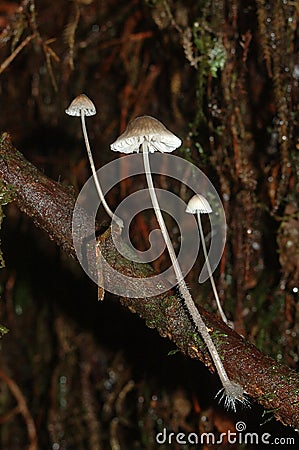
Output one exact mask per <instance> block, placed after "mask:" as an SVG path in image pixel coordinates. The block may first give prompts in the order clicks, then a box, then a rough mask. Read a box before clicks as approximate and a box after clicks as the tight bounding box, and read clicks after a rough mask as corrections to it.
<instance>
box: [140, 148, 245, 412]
mask: <svg viewBox="0 0 299 450" xmlns="http://www.w3.org/2000/svg"><path fill="white" fill-rule="evenodd" d="M148 145H149V144H148V143H147V142H146V141H145V142H144V143H143V144H142V151H143V163H144V169H145V175H146V180H147V183H148V187H149V194H150V197H151V201H152V204H153V208H154V211H155V214H156V217H157V221H158V223H159V226H160V228H161V232H162V235H163V238H164V241H165V244H166V247H167V250H168V253H169V256H170V259H171V262H172V266H173V269H174V272H175V275H176V278H177V281H178V288H179V291H180V294H181V296H182V297H183V299H184V300H185V303H186V306H187V309H188V311H189V313H190V315H191V317H192V319H193V321H194V323H195V325H196V327H197V329H198V331H199V333H200V334H201V336H202V338H203V340H204V342H205V344H206V346H207V347H208V350H209V352H210V355H211V357H212V359H213V361H214V364H215V367H216V370H217V372H218V375H219V378H220V380H221V383H222V386H223V389H224V396H226V397H227V401H226V402H225V405H226V406H230V407H231V408H232V409H234V405H235V402H236V401H237V400H239V401H241V402H242V400H243V395H244V392H243V388H242V386H240V385H239V384H237V383H233V382H231V381H230V379H229V378H228V375H227V373H226V371H225V369H224V367H223V364H222V361H221V359H220V356H219V354H218V352H217V350H216V347H215V345H214V342H213V341H212V338H211V336H210V334H209V332H208V330H207V327H206V325H205V323H204V321H203V319H202V317H201V315H200V313H199V311H198V309H197V308H196V306H195V304H194V301H193V299H192V297H191V295H190V292H189V290H188V288H187V285H186V283H185V280H184V277H183V274H182V271H181V268H180V265H179V263H178V261H177V258H176V254H175V251H174V248H173V245H172V242H171V240H170V237H169V234H168V231H167V228H166V225H165V222H164V219H163V216H162V213H161V209H160V206H159V202H158V199H157V196H156V191H155V188H154V184H153V180H152V175H151V167H150V162H149V149H148Z"/></svg>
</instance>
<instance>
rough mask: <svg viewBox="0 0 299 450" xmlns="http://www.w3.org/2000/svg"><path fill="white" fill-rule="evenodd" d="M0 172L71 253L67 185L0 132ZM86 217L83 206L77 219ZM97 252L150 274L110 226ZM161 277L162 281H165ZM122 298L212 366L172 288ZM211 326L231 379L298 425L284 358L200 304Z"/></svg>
mask: <svg viewBox="0 0 299 450" xmlns="http://www.w3.org/2000/svg"><path fill="white" fill-rule="evenodd" d="M0 178H2V181H3V182H4V183H5V184H7V185H12V186H13V189H14V199H15V201H16V203H17V204H18V206H19V208H20V209H21V210H22V211H23V212H25V213H26V214H27V215H28V216H29V217H31V218H32V219H33V220H34V222H35V224H36V225H37V226H38V227H39V228H42V229H43V230H44V231H45V232H46V233H47V234H48V236H49V237H50V239H52V240H53V241H55V242H56V243H57V245H60V246H61V247H62V249H63V250H64V251H65V252H66V253H67V254H69V255H70V256H72V257H75V256H76V255H75V250H74V246H73V240H72V226H71V225H72V211H73V208H74V203H75V198H74V196H73V195H72V193H71V191H70V190H68V189H66V188H64V187H63V186H61V185H60V184H58V183H56V182H54V181H53V180H50V179H49V178H47V177H46V176H45V175H44V174H42V173H41V172H40V171H39V170H38V169H37V168H36V167H34V166H33V165H32V164H31V163H30V162H28V161H27V160H26V159H25V158H24V157H23V155H22V154H21V153H20V152H18V151H17V150H16V149H15V148H14V146H13V145H12V143H11V140H10V137H9V135H8V134H7V133H4V134H3V135H2V136H1V138H0ZM89 220H90V219H89V218H88V217H86V216H84V212H83V211H82V224H84V222H86V221H89ZM100 242H101V252H102V254H104V255H105V256H106V257H107V258H109V263H111V264H117V266H118V267H121V271H122V272H123V273H124V274H127V275H131V276H132V275H135V276H139V277H140V276H142V277H149V276H151V274H152V273H153V269H152V267H151V266H149V265H146V264H144V265H142V270H141V268H140V267H139V266H138V265H136V263H135V264H134V263H131V262H130V261H128V260H125V259H124V258H122V257H121V256H120V255H119V254H118V253H117V250H116V249H115V247H114V244H113V241H112V239H111V235H110V230H107V231H106V232H105V233H104V234H103V235H102V236H101V239H100ZM165 283H167V282H166V281H165ZM121 302H122V304H123V305H124V306H125V307H127V308H128V309H129V310H130V311H131V312H134V313H137V314H138V315H139V316H140V317H142V318H143V319H145V321H146V324H147V325H148V326H149V327H152V328H156V329H157V331H158V332H159V333H160V335H161V336H163V337H168V338H169V339H170V340H172V341H173V342H174V343H175V344H176V345H177V347H178V348H179V349H180V350H181V351H182V352H183V353H185V354H186V355H188V356H190V357H191V358H196V359H198V360H200V361H202V362H203V363H204V364H205V365H206V366H207V367H208V368H209V369H210V370H211V371H213V370H214V369H213V364H212V361H211V358H210V356H209V353H208V352H207V350H206V348H205V346H204V344H203V343H202V341H201V339H200V338H199V336H198V334H197V333H196V332H195V330H194V327H193V325H192V323H191V322H190V319H189V316H188V314H187V313H186V311H185V309H184V307H183V305H182V303H181V300H180V298H179V296H178V295H177V293H176V292H174V291H171V290H170V291H168V292H166V293H165V294H163V295H160V296H157V297H145V298H142V299H131V298H122V299H121ZM199 309H200V313H201V315H202V317H203V319H204V321H205V323H206V325H207V326H208V327H209V329H210V330H211V335H212V337H213V339H214V341H215V345H216V347H217V350H218V351H219V353H220V355H221V357H222V359H223V364H224V366H225V369H226V370H227V373H228V375H229V377H230V379H231V380H233V381H235V382H237V383H240V384H241V385H242V386H244V388H245V390H246V392H247V393H248V394H249V395H250V396H251V397H252V398H254V399H255V400H256V401H257V402H258V403H260V404H261V405H263V407H264V408H266V409H270V410H271V411H272V413H273V415H274V416H275V417H276V418H277V419H278V420H280V421H281V422H282V423H284V424H285V425H291V426H293V427H298V426H299V376H298V374H296V373H295V372H294V371H292V370H291V369H289V368H288V367H287V366H285V365H283V364H279V363H277V362H276V361H275V360H273V359H272V358H270V357H269V356H267V355H264V354H263V353H262V352H260V351H259V350H258V349H257V348H256V347H255V346H254V345H252V344H251V343H249V342H247V341H246V340H244V339H243V338H242V337H241V336H240V335H238V334H237V333H235V332H234V331H233V330H231V329H230V328H229V327H227V326H226V325H225V324H224V323H223V322H221V321H219V320H218V319H217V318H216V316H214V315H212V314H209V313H208V312H206V311H205V310H204V309H202V308H201V307H199Z"/></svg>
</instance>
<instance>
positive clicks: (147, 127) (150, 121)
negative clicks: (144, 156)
mask: <svg viewBox="0 0 299 450" xmlns="http://www.w3.org/2000/svg"><path fill="white" fill-rule="evenodd" d="M144 142H147V143H148V151H149V152H150V153H154V152H156V151H159V152H162V153H166V152H173V151H174V150H175V149H176V148H178V147H180V145H181V144H182V141H181V140H180V139H179V138H178V137H177V136H175V135H174V134H173V133H172V132H171V131H169V130H167V128H166V127H165V126H164V125H163V123H161V122H160V121H159V120H157V119H155V118H154V117H151V116H141V117H137V118H136V119H134V120H132V122H130V123H129V124H128V126H127V128H126V129H125V131H124V132H123V133H122V134H121V135H120V136H119V137H118V138H117V139H116V141H115V142H113V144H111V146H110V147H111V150H113V151H115V152H121V153H134V152H137V153H138V152H139V150H140V147H141V145H142V144H143V143H144Z"/></svg>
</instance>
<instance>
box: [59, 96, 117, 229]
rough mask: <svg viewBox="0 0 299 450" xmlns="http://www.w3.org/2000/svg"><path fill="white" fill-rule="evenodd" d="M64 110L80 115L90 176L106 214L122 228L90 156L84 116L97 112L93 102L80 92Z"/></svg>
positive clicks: (69, 113) (67, 112) (70, 113)
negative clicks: (107, 200)
mask: <svg viewBox="0 0 299 450" xmlns="http://www.w3.org/2000/svg"><path fill="white" fill-rule="evenodd" d="M65 112H66V114H68V115H69V116H77V117H81V125H82V132H83V137H84V142H85V146H86V150H87V155H88V159H89V164H90V168H91V171H92V176H93V179H94V183H95V186H96V190H97V192H98V195H99V197H100V200H101V202H102V203H103V206H104V208H105V211H106V212H107V214H108V215H109V216H110V217H111V219H112V220H114V221H115V222H116V223H117V224H118V226H119V227H120V228H123V221H122V220H121V219H120V218H119V217H117V216H116V215H115V214H114V213H113V212H112V211H111V209H110V208H109V206H108V204H107V202H106V200H105V197H104V194H103V191H102V188H101V185H100V182H99V179H98V177H97V173H96V169H95V164H94V160H93V156H92V153H91V149H90V145H89V139H88V134H87V129H86V124H85V116H86V117H88V116H94V115H95V114H96V112H97V111H96V107H95V105H94V104H93V102H92V101H91V100H90V98H88V97H87V95H85V94H80V95H78V96H77V97H76V98H74V100H73V101H72V102H71V104H70V105H69V107H68V108H67V109H66V110H65Z"/></svg>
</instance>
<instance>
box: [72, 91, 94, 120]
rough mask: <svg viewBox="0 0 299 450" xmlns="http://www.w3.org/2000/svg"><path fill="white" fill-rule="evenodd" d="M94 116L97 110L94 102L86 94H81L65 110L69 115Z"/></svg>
mask: <svg viewBox="0 0 299 450" xmlns="http://www.w3.org/2000/svg"><path fill="white" fill-rule="evenodd" d="M81 111H82V112H83V114H84V116H94V115H95V114H96V113H97V111H96V107H95V106H94V104H93V102H92V101H91V100H90V98H88V97H87V95H85V94H80V95H78V96H77V97H76V98H74V100H73V101H72V102H71V104H70V106H69V107H68V108H67V109H66V110H65V112H66V113H67V114H68V115H69V116H81Z"/></svg>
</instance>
